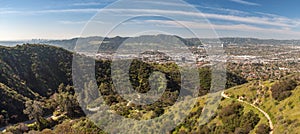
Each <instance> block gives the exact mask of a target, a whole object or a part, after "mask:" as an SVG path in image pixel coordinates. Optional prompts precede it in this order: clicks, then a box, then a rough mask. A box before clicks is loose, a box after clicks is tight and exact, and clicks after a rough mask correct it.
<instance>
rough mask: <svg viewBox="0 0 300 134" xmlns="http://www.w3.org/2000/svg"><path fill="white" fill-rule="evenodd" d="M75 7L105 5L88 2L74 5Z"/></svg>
mask: <svg viewBox="0 0 300 134" xmlns="http://www.w3.org/2000/svg"><path fill="white" fill-rule="evenodd" d="M72 5H73V6H98V5H104V4H103V3H100V2H87V3H74V4H72Z"/></svg>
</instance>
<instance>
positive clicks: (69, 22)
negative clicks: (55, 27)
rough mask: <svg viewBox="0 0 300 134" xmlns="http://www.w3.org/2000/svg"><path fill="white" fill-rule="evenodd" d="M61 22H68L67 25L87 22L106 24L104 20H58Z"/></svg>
mask: <svg viewBox="0 0 300 134" xmlns="http://www.w3.org/2000/svg"><path fill="white" fill-rule="evenodd" d="M58 22H59V23H61V24H66V25H77V24H78V25H79V24H80V25H81V24H87V23H99V24H104V22H102V21H69V20H62V21H58Z"/></svg>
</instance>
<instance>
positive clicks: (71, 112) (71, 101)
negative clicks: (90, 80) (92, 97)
mask: <svg viewBox="0 0 300 134" xmlns="http://www.w3.org/2000/svg"><path fill="white" fill-rule="evenodd" d="M55 101H56V102H57V104H58V106H59V107H60V109H61V110H62V111H63V112H66V114H67V116H69V117H76V116H81V115H83V112H82V110H81V108H80V106H79V103H78V102H77V99H76V96H75V95H74V89H73V87H72V86H64V85H63V84H61V85H60V86H59V87H58V93H57V94H56V95H55Z"/></svg>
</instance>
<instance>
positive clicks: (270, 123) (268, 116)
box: [221, 91, 274, 134]
mask: <svg viewBox="0 0 300 134" xmlns="http://www.w3.org/2000/svg"><path fill="white" fill-rule="evenodd" d="M221 95H222V97H224V98H227V99H234V100H237V101H239V102H242V103H245V104H247V105H250V106H252V107H254V108H255V109H257V110H258V111H260V112H261V113H262V114H263V115H264V116H265V117H266V118H267V119H268V121H269V126H270V129H271V131H270V134H273V129H274V126H273V122H272V120H271V117H270V115H269V114H268V113H267V112H265V111H264V110H262V109H260V108H259V107H257V106H255V105H253V104H251V103H249V102H246V101H243V100H241V99H235V98H230V97H229V96H228V95H226V94H225V93H224V91H223V92H222V93H221Z"/></svg>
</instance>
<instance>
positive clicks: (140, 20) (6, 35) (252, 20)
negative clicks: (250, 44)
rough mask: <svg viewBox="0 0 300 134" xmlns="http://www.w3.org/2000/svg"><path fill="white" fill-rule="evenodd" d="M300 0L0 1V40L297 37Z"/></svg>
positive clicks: (299, 31) (299, 30) (299, 33)
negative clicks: (94, 37)
mask: <svg viewBox="0 0 300 134" xmlns="http://www.w3.org/2000/svg"><path fill="white" fill-rule="evenodd" d="M299 5H300V1H299V0H286V1H283V0H276V1H275V0H185V1H181V0H164V1H161V0H119V1H117V0H0V40H28V39H70V38H74V37H81V36H82V37H85V36H105V37H106V36H109V37H114V36H126V37H128V36H138V35H143V34H160V33H164V34H173V35H178V36H182V37H199V38H215V37H253V38H263V39H300V14H299V12H300V8H299V7H298V6H299Z"/></svg>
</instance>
